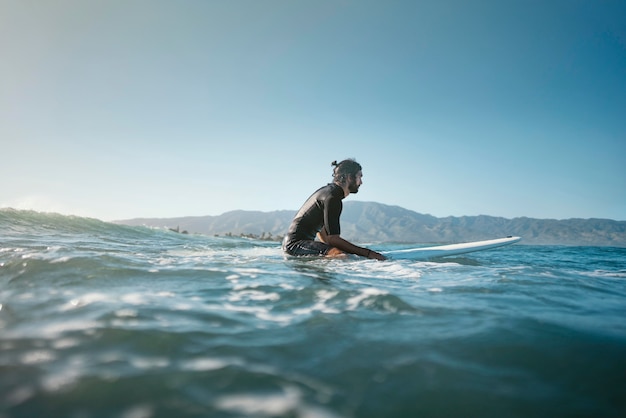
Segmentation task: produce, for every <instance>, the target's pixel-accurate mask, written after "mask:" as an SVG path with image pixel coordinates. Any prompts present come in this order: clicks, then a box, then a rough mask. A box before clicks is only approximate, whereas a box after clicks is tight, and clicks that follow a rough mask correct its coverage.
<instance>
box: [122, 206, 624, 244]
mask: <svg viewBox="0 0 626 418" xmlns="http://www.w3.org/2000/svg"><path fill="white" fill-rule="evenodd" d="M295 213H296V210H279V211H273V212H258V211H243V210H236V211H231V212H226V213H224V214H222V215H219V216H185V217H180V218H137V219H128V220H120V221H116V223H119V224H125V225H145V226H150V227H159V228H170V229H177V230H179V231H186V232H189V233H199V234H206V235H228V234H232V235H237V236H239V235H242V234H243V235H254V236H258V237H261V236H262V237H264V238H274V239H278V238H279V237H281V236H283V235H284V234H285V233H286V231H287V229H288V227H289V223H290V222H291V220H292V218H293V216H294V215H295ZM341 235H342V236H343V237H345V238H346V239H349V240H351V241H354V242H361V243H364V242H406V243H450V242H465V241H476V240H482V239H491V238H499V237H505V236H509V235H514V236H520V237H522V238H523V240H522V243H524V244H540V245H544V244H545V245H591V246H615V247H626V221H615V220H610V219H566V220H555V219H533V218H526V217H522V218H514V219H506V218H500V217H493V216H486V215H480V216H461V217H454V216H449V217H445V218H437V217H435V216H431V215H424V214H420V213H417V212H414V211H411V210H408V209H404V208H401V207H399V206H388V205H384V204H381V203H375V202H359V201H351V202H344V209H343V213H342V215H341Z"/></svg>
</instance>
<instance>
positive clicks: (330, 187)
mask: <svg viewBox="0 0 626 418" xmlns="http://www.w3.org/2000/svg"><path fill="white" fill-rule="evenodd" d="M332 165H333V166H334V167H335V168H334V169H333V182H332V183H329V184H327V185H326V186H324V187H321V188H320V189H318V190H317V191H315V192H314V193H313V194H312V195H311V196H310V197H309V198H308V199H307V201H306V202H304V205H302V207H301V208H300V210H299V211H298V213H297V214H296V217H295V218H294V219H293V221H292V222H291V225H290V226H289V232H288V233H287V235H286V236H285V239H284V240H283V251H285V252H286V253H287V254H289V255H295V256H302V255H322V256H329V257H337V256H345V255H346V253H349V254H356V255H360V256H362V257H367V258H373V259H376V260H385V256H384V255H382V254H380V253H378V252H376V251H374V250H370V249H368V248H364V247H359V246H356V245H354V244H352V243H350V242H349V241H346V240H345V239H343V238H341V236H340V232H341V228H340V226H339V216H340V215H341V210H342V208H343V203H342V200H343V198H344V197H346V196H348V195H349V194H350V193H358V191H359V187H361V184H363V181H362V177H363V172H362V171H361V165H360V164H359V163H357V162H356V161H355V160H353V159H348V160H343V161H342V162H340V163H339V164H337V161H333V163H332ZM316 235H317V238H318V240H315V237H316Z"/></svg>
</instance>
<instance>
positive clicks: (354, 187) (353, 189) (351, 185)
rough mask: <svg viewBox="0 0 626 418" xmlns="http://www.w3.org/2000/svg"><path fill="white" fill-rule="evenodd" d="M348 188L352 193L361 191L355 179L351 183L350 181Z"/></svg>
mask: <svg viewBox="0 0 626 418" xmlns="http://www.w3.org/2000/svg"><path fill="white" fill-rule="evenodd" d="M348 190H350V193H358V192H359V186H358V185H357V184H356V181H355V180H350V183H348Z"/></svg>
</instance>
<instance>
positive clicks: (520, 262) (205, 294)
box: [0, 209, 626, 418]
mask: <svg viewBox="0 0 626 418" xmlns="http://www.w3.org/2000/svg"><path fill="white" fill-rule="evenodd" d="M347 238H349V237H347ZM485 238H497V237H485ZM368 245H370V246H371V248H374V249H377V250H381V251H384V250H391V249H401V248H406V247H408V246H409V245H408V244H390V243H385V244H377V243H369V244H368ZM419 416H424V417H624V416H626V249H625V248H609V247H565V246H530V245H523V240H522V242H521V243H520V244H516V245H512V246H508V247H503V248H499V249H494V250H490V251H484V252H477V253H472V254H468V255H467V256H463V257H456V258H451V259H443V260H440V261H429V262H424V261H414V260H389V261H384V262H380V261H374V260H365V259H359V258H348V259H339V260H338V259H334V260H326V259H294V258H285V257H284V256H283V254H282V252H281V250H280V246H279V243H277V242H272V241H262V240H254V239H247V238H241V237H213V236H203V235H185V234H177V233H174V232H171V231H168V230H160V229H150V228H146V227H129V226H122V225H116V224H112V223H106V222H102V221H99V220H95V219H86V218H79V217H72V216H62V215H56V214H43V213H37V212H30V211H16V210H10V209H3V210H0V418H9V417H11V418H12V417H29V418H31V417H68V418H72V417H75V418H90V417H107V418H108V417H120V418H151V417H163V418H173V417H306V418H317V417H419Z"/></svg>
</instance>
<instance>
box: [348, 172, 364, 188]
mask: <svg viewBox="0 0 626 418" xmlns="http://www.w3.org/2000/svg"><path fill="white" fill-rule="evenodd" d="M362 179H363V172H362V171H359V172H358V173H356V175H355V176H350V180H349V181H348V190H350V193H358V192H359V187H361V185H362V184H363V180H362Z"/></svg>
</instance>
